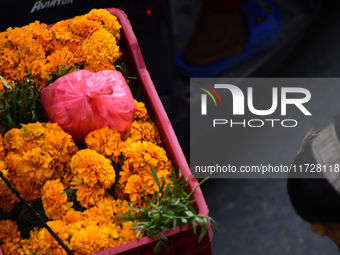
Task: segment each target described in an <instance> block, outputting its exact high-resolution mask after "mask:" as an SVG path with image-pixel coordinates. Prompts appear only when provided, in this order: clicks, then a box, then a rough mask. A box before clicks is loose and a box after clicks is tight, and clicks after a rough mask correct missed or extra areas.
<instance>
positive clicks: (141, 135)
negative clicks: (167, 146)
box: [125, 120, 161, 145]
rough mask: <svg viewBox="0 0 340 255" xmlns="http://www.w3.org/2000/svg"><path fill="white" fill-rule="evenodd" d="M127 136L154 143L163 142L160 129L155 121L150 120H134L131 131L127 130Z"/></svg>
mask: <svg viewBox="0 0 340 255" xmlns="http://www.w3.org/2000/svg"><path fill="white" fill-rule="evenodd" d="M125 134H126V136H127V137H126V138H127V139H129V140H131V141H133V142H137V141H141V142H143V141H148V142H152V143H154V144H157V145H159V144H161V138H160V135H159V133H158V129H157V127H156V125H155V123H154V122H152V121H151V120H148V121H145V122H144V121H140V120H139V121H138V120H135V121H133V122H132V124H131V127H130V129H129V132H126V133H125Z"/></svg>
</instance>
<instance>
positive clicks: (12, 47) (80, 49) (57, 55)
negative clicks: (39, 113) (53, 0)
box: [0, 9, 121, 92]
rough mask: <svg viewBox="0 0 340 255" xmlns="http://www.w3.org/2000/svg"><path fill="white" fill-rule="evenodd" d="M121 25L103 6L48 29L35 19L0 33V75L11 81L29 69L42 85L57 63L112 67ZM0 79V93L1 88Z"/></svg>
mask: <svg viewBox="0 0 340 255" xmlns="http://www.w3.org/2000/svg"><path fill="white" fill-rule="evenodd" d="M120 29H121V25H120V24H119V22H118V21H117V18H116V17H115V16H113V15H111V14H110V13H109V12H108V11H107V10H104V9H93V10H91V11H90V12H89V13H87V14H85V15H83V16H77V17H75V18H73V19H69V20H63V21H60V22H58V23H56V24H55V25H53V26H52V27H51V28H50V29H48V27H47V25H46V24H40V23H39V21H36V22H34V23H31V24H29V25H26V26H23V27H20V28H19V27H16V28H8V29H7V30H6V31H5V32H2V33H0V59H1V61H0V76H2V77H4V78H5V80H6V81H7V82H8V83H10V84H11V81H16V82H20V81H21V80H22V79H23V78H24V77H25V76H26V75H27V73H28V71H29V70H32V78H33V79H37V87H40V88H42V87H45V84H46V81H47V79H48V78H49V76H50V73H49V72H47V71H46V70H50V71H57V70H58V68H59V66H60V65H66V66H71V65H77V66H80V67H81V68H83V69H86V70H90V71H93V72H97V71H100V70H115V67H114V62H115V61H116V60H117V59H120V57H121V51H120V48H119V46H118V43H119V40H120ZM4 89H5V88H4V85H3V83H2V82H1V80H0V92H2V91H3V90H4Z"/></svg>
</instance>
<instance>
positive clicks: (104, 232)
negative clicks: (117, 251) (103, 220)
mask: <svg viewBox="0 0 340 255" xmlns="http://www.w3.org/2000/svg"><path fill="white" fill-rule="evenodd" d="M118 237H119V233H118V231H117V230H116V229H115V228H113V224H111V226H109V227H104V226H98V225H97V224H95V223H94V224H90V225H88V226H87V227H85V228H81V229H79V230H77V231H75V232H74V234H73V236H72V238H71V242H70V248H71V250H73V251H76V252H77V254H93V253H96V252H99V251H103V250H107V249H109V248H111V247H112V246H111V241H110V240H111V239H112V238H118Z"/></svg>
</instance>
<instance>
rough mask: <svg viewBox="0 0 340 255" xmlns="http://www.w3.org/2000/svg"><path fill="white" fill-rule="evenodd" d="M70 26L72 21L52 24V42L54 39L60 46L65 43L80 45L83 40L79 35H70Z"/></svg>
mask: <svg viewBox="0 0 340 255" xmlns="http://www.w3.org/2000/svg"><path fill="white" fill-rule="evenodd" d="M71 26H72V19H67V20H62V21H59V22H57V23H56V24H54V25H53V26H52V27H51V29H50V32H51V34H52V40H53V38H55V39H56V40H57V41H59V42H60V43H61V44H62V45H63V44H65V43H66V42H75V43H78V44H80V43H81V42H82V41H83V38H82V37H81V36H80V35H76V34H74V33H72V30H71Z"/></svg>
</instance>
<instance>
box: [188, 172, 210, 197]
mask: <svg viewBox="0 0 340 255" xmlns="http://www.w3.org/2000/svg"><path fill="white" fill-rule="evenodd" d="M209 177H210V176H208V177H206V178H204V179H203V180H202V181H201V182H200V183H199V184H198V185H197V186H196V187H195V188H194V189H193V190H192V191H191V192H190V193H189V195H188V198H189V197H191V195H192V194H193V193H194V192H195V191H196V189H197V188H198V187H199V186H201V185H202V184H203V183H204V182H206V181H207V180H208V179H209Z"/></svg>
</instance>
